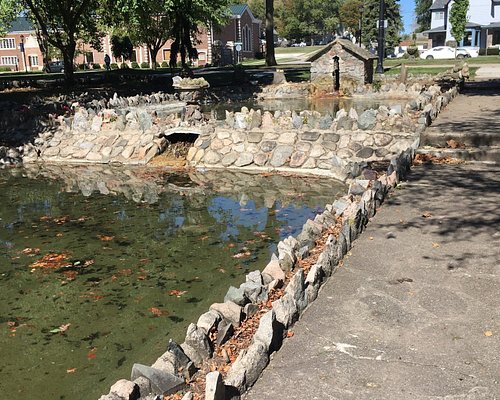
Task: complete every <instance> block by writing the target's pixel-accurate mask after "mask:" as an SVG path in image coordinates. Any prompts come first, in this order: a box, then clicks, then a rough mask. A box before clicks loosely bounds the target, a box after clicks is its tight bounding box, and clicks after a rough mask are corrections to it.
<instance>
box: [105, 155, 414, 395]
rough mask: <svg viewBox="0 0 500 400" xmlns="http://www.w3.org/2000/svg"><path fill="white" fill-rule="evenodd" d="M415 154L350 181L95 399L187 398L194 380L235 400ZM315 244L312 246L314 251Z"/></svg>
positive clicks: (252, 379) (323, 281)
mask: <svg viewBox="0 0 500 400" xmlns="http://www.w3.org/2000/svg"><path fill="white" fill-rule="evenodd" d="M415 151H416V147H410V148H408V149H406V150H405V151H403V152H401V154H399V155H398V156H396V157H394V158H393V159H391V160H390V163H389V166H388V168H387V170H386V172H385V174H383V175H381V176H377V173H376V172H375V171H366V175H367V176H368V177H369V179H364V180H356V181H353V182H352V183H351V187H350V190H349V194H348V195H345V196H343V197H342V198H340V199H337V200H335V201H334V202H333V203H332V204H328V205H326V207H325V211H324V212H323V213H322V214H319V215H317V216H316V217H315V218H314V220H308V221H307V222H306V223H305V224H304V227H303V230H302V232H301V233H300V234H299V235H298V236H297V237H292V236H290V237H288V238H287V239H285V240H283V241H281V242H279V243H278V246H277V252H276V254H274V255H273V256H272V257H271V260H270V262H269V263H268V264H267V266H265V268H264V269H263V271H262V272H261V271H259V270H256V271H252V272H250V273H248V274H247V276H246V281H245V282H244V283H242V284H241V285H240V286H239V287H230V288H229V289H228V291H227V294H226V296H225V298H224V302H222V303H215V304H213V305H212V306H211V307H210V309H209V310H208V311H207V312H206V313H204V314H202V315H201V316H200V317H199V319H198V321H197V322H196V323H191V324H190V325H189V327H188V329H187V332H186V337H185V340H184V342H183V343H181V344H180V345H179V344H177V343H175V342H174V341H172V340H170V341H169V342H168V344H167V343H165V345H166V351H165V352H164V353H163V354H162V355H161V356H160V357H159V358H158V359H157V360H156V361H155V362H154V363H153V365H151V366H147V365H143V364H138V363H137V364H134V365H133V367H132V371H131V377H130V380H128V379H121V380H119V381H118V382H116V383H115V384H114V385H113V386H112V387H111V389H110V392H109V394H107V395H103V396H101V398H100V400H123V399H127V400H138V399H157V398H158V396H159V397H160V398H162V396H164V395H169V394H174V393H176V392H177V396H178V397H176V398H181V396H183V397H182V399H183V400H188V399H193V393H192V392H191V391H190V389H191V388H190V387H189V386H188V385H187V384H186V382H189V381H193V382H198V384H197V385H198V386H199V382H200V380H204V383H205V387H204V392H205V398H206V399H219V400H225V399H235V398H240V395H242V394H243V393H244V392H245V391H246V390H247V389H248V388H250V387H251V386H252V385H253V384H254V383H255V382H256V380H257V379H258V377H259V376H260V374H261V372H262V371H263V369H264V368H265V367H266V366H267V364H268V363H269V359H270V356H271V354H272V353H273V352H275V351H278V350H279V348H280V347H281V344H282V342H283V340H284V337H286V333H287V330H288V329H289V328H290V327H291V326H293V324H294V323H295V322H296V321H297V320H298V319H299V317H300V315H301V314H302V313H303V312H304V310H305V309H306V308H307V306H308V305H309V304H311V303H312V302H313V301H314V300H315V299H316V298H317V296H318V293H319V290H320V288H321V286H322V285H323V284H324V283H325V282H326V281H327V280H328V279H329V277H330V276H331V275H332V274H333V273H334V272H335V271H336V269H337V268H338V266H339V262H340V261H341V260H342V258H343V257H344V256H345V255H346V254H347V252H348V251H349V250H350V248H351V247H352V244H353V242H354V240H356V238H357V237H358V236H359V235H360V234H361V233H362V232H363V230H364V228H365V226H366V224H367V223H368V221H369V219H370V218H371V217H372V216H373V215H374V214H375V212H376V210H377V209H378V208H379V207H380V204H381V203H382V202H383V201H384V198H385V197H386V195H387V193H388V192H389V191H390V190H391V189H392V188H393V187H394V186H395V185H396V184H397V183H398V182H399V180H400V179H402V178H403V177H404V176H405V175H406V173H407V172H408V170H409V168H410V165H411V162H412V159H413V157H414V155H415ZM318 243H319V244H320V247H319V250H320V251H319V252H317V251H316V252H315V251H313V249H315V247H316V246H317V245H318ZM314 254H316V255H314ZM303 260H305V264H304V263H301V261H303ZM311 264H312V266H307V267H304V268H303V267H302V265H311ZM277 293H279V294H278V295H277ZM242 324H246V325H244V326H245V328H243V330H244V332H245V334H246V331H247V330H248V329H252V334H251V336H250V339H249V340H248V343H247V345H246V346H245V347H244V348H241V349H240V348H238V347H236V348H234V347H233V351H237V352H238V354H237V356H236V354H232V358H231V357H230V356H229V355H228V350H227V349H231V344H229V346H226V344H227V343H228V342H229V343H230V341H231V339H232V338H233V337H235V336H238V335H239V334H240V333H241V332H240V331H239V329H240V326H241V325H242ZM249 327H253V328H249ZM224 355H225V356H224ZM235 357H236V358H235ZM221 358H222V359H221ZM217 367H218V368H217ZM198 369H201V372H198V374H199V375H197V376H196V379H195V380H193V378H194V377H195V375H194V374H195V373H196V372H197V370H198ZM214 369H215V370H214ZM210 371H212V372H210ZM200 374H201V375H200Z"/></svg>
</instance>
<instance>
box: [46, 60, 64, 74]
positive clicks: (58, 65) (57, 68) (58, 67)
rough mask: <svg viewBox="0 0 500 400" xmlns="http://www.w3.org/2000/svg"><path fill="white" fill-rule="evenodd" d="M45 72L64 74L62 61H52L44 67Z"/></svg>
mask: <svg viewBox="0 0 500 400" xmlns="http://www.w3.org/2000/svg"><path fill="white" fill-rule="evenodd" d="M45 72H52V73H53V72H64V63H63V62H62V61H52V62H49V65H47V66H46V67H45Z"/></svg>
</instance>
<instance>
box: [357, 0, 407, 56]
mask: <svg viewBox="0 0 500 400" xmlns="http://www.w3.org/2000/svg"><path fill="white" fill-rule="evenodd" d="M379 7H380V1H379V0H364V8H363V38H362V41H363V44H364V45H365V46H366V47H368V48H371V47H373V46H374V45H376V43H377V38H378V28H377V21H378V18H379ZM384 15H385V19H386V20H387V24H388V26H387V29H386V30H385V46H386V48H391V47H396V46H397V45H398V44H399V42H400V38H401V30H402V29H403V22H402V18H401V12H400V6H399V1H398V0H385V14H384Z"/></svg>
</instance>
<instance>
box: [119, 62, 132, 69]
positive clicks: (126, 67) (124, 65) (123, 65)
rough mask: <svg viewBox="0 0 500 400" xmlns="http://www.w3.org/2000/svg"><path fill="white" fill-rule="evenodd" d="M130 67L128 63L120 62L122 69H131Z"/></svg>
mask: <svg viewBox="0 0 500 400" xmlns="http://www.w3.org/2000/svg"><path fill="white" fill-rule="evenodd" d="M129 68H130V67H129V66H128V64H127V63H121V64H120V69H129Z"/></svg>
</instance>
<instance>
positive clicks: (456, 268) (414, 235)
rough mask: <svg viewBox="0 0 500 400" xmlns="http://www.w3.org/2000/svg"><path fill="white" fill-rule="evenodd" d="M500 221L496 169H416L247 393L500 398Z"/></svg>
mask: <svg viewBox="0 0 500 400" xmlns="http://www.w3.org/2000/svg"><path fill="white" fill-rule="evenodd" d="M475 101H476V102H477V101H479V102H485V103H487V102H488V95H485V96H483V97H481V96H478V97H476V98H475ZM453 104H454V103H452V104H451V105H450V106H449V108H450V110H449V111H451V112H453ZM456 117H457V118H458V119H460V115H459V114H457V115H456ZM483 118H486V115H483ZM438 120H439V118H438ZM483 122H484V123H485V124H486V123H487V121H483ZM499 227H500V167H499V166H498V165H486V164H461V165H437V166H433V165H430V166H420V167H415V168H414V169H413V171H412V173H411V175H410V177H409V181H408V182H406V183H403V184H402V185H400V187H399V188H398V189H396V190H395V191H394V192H393V193H392V195H391V197H390V199H389V201H388V202H387V203H385V204H384V205H383V206H382V207H381V209H380V211H379V212H378V214H377V215H376V216H375V217H374V218H373V219H372V221H371V222H370V224H369V225H368V228H367V230H366V231H365V232H364V233H363V234H362V235H361V237H360V238H359V239H358V240H357V241H356V242H355V244H354V247H353V249H352V250H351V255H350V256H348V257H347V259H346V262H345V264H344V266H343V267H342V268H340V269H339V270H338V271H337V273H336V274H335V275H333V276H332V278H330V280H329V282H327V283H326V284H325V285H324V286H323V288H322V290H321V292H320V295H319V297H318V299H317V300H316V301H315V302H314V303H313V304H312V305H311V306H310V307H309V308H308V309H307V310H306V311H305V313H304V314H303V316H302V317H301V320H300V321H299V322H298V323H297V324H296V325H295V326H294V327H293V328H292V330H293V332H294V336H293V337H291V338H288V339H287V340H286V341H285V343H284V345H283V347H282V349H281V350H280V351H279V352H278V353H276V354H275V355H274V357H273V359H272V361H271V362H270V364H269V366H268V367H267V368H266V369H265V370H264V372H263V374H262V377H261V378H260V379H259V380H258V381H257V383H256V384H255V386H254V387H253V388H252V389H251V390H250V391H249V393H248V394H247V395H245V396H244V399H246V400H265V399H273V400H274V399H301V400H303V399H318V400H323V399H340V400H343V399H346V400H351V399H352V400H354V399H356V400H359V399H366V400H368V399H370V400H378V399H380V400H382V399H384V400H387V399H395V400H396V399H397V400H405V399H408V400H410V399H411V400H421V399H422V400H423V399H426V400H427V399H429V400H430V399H432V400H436V399H447V400H458V399H461V400H462V399H470V400H472V399H488V400H493V399H500V230H499Z"/></svg>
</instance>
